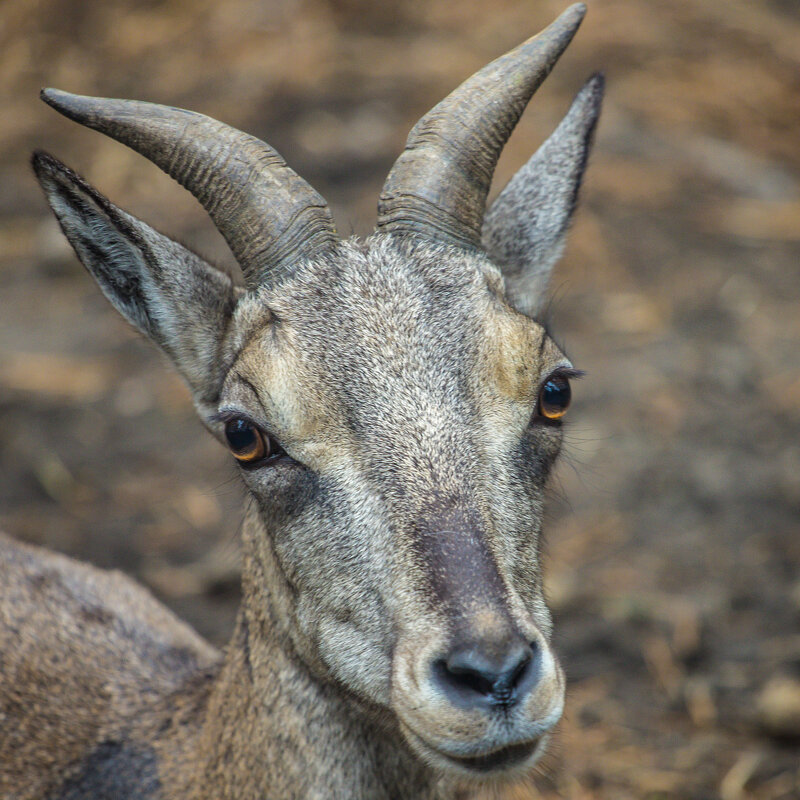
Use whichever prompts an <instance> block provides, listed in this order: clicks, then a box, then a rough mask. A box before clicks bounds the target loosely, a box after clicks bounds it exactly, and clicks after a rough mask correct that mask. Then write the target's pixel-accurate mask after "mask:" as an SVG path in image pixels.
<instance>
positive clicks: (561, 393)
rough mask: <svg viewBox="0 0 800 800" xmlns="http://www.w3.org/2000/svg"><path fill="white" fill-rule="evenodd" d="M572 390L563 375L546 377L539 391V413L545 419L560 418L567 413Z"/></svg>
mask: <svg viewBox="0 0 800 800" xmlns="http://www.w3.org/2000/svg"><path fill="white" fill-rule="evenodd" d="M571 399H572V390H571V389H570V386H569V380H568V379H567V378H565V377H564V376H563V375H554V376H553V377H551V378H548V379H547V381H546V382H545V384H544V386H542V389H541V391H540V392H539V408H538V411H539V414H540V415H541V416H543V417H544V418H545V419H560V418H561V417H563V416H564V414H566V413H567V409H568V408H569V401H570V400H571Z"/></svg>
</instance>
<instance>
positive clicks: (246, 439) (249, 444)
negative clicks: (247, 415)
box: [225, 419, 258, 453]
mask: <svg viewBox="0 0 800 800" xmlns="http://www.w3.org/2000/svg"><path fill="white" fill-rule="evenodd" d="M225 436H226V437H227V438H228V444H229V445H230V447H231V450H233V452H234V453H247V452H250V451H252V450H254V449H255V448H256V447H257V445H258V438H257V436H256V432H255V430H254V429H253V426H252V425H251V424H250V423H249V422H246V421H245V420H243V419H234V420H231V421H230V422H229V423H228V424H227V425H226V426H225Z"/></svg>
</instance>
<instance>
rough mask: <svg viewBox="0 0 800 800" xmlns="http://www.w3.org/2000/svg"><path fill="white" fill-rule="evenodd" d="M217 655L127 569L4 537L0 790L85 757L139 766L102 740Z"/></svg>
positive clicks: (0, 538)
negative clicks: (110, 567)
mask: <svg viewBox="0 0 800 800" xmlns="http://www.w3.org/2000/svg"><path fill="white" fill-rule="evenodd" d="M219 657H220V656H219V653H218V652H217V651H216V650H215V649H214V648H212V647H211V646H210V645H209V644H207V643H206V642H205V641H204V640H203V639H202V638H201V637H200V636H198V635H197V634H196V633H195V632H194V631H193V630H192V629H191V628H190V627H189V626H188V625H186V624H185V623H183V622H181V621H180V620H179V619H178V618H177V617H175V616H174V615H173V614H172V613H171V612H170V611H169V610H168V609H167V608H165V607H164V606H163V605H162V604H161V603H159V602H158V601H157V600H156V599H155V598H154V597H153V596H152V595H151V594H150V593H149V592H148V591H147V590H146V589H144V588H143V587H141V586H139V585H138V584H137V583H136V582H135V581H133V580H131V579H130V578H128V577H127V576H125V575H123V574H121V573H119V572H116V571H111V572H109V571H104V570H99V569H97V568H95V567H92V566H90V565H88V564H82V563H80V562H77V561H74V560H73V559H70V558H67V557H66V556H62V555H58V554H56V553H52V552H48V551H46V550H42V549H40V548H37V547H32V546H30V545H25V544H22V543H20V542H17V541H15V540H13V539H11V538H9V537H7V536H5V535H3V534H1V533H0V729H3V734H2V735H1V736H0V796H6V795H4V793H3V788H4V782H6V784H5V785H6V787H7V788H11V787H22V786H25V787H26V789H28V788H29V787H30V788H31V793H30V794H23V795H20V797H29V796H30V797H40V796H42V794H43V790H45V789H46V786H47V784H46V783H44V781H46V780H47V779H46V776H47V775H50V776H54V775H63V771H64V770H65V769H67V768H68V767H69V766H70V765H75V764H80V763H84V762H85V760H86V758H87V755H88V754H91V753H95V754H96V756H97V758H99V759H100V760H101V761H103V762H105V761H107V760H108V759H109V758H110V756H111V755H115V756H116V758H115V759H113V761H119V758H120V756H121V755H125V756H126V758H127V759H128V761H131V759H133V761H135V762H137V763H138V762H139V761H140V760H141V755H142V754H131V753H122V754H121V753H118V752H115V753H113V754H112V753H111V752H110V751H109V752H105V750H103V743H104V742H106V741H108V740H109V737H111V739H113V738H114V734H115V730H114V729H115V727H118V726H119V725H120V721H122V720H125V719H133V718H135V717H136V715H137V714H138V713H140V712H141V710H143V709H146V708H148V707H150V706H153V705H155V704H156V703H157V702H158V701H159V699H161V698H163V697H165V696H167V695H169V694H170V693H172V692H174V691H176V690H178V689H179V688H180V686H181V685H182V684H183V683H184V682H186V681H188V680H190V679H191V677H192V676H193V675H196V674H197V673H198V672H199V671H202V670H207V669H209V668H211V667H213V665H215V664H216V663H217V662H218V660H219ZM98 748H99V750H98ZM124 760H125V759H123V761H124ZM133 761H132V762H131V763H133ZM109 763H110V762H109ZM34 776H35V777H34ZM28 780H30V781H31V783H30V784H29V783H27V781H28ZM48 783H49V781H48ZM35 786H39V791H37V790H36V788H34V787H35ZM14 796H16V795H14ZM76 796H77V795H76Z"/></svg>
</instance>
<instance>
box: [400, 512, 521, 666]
mask: <svg viewBox="0 0 800 800" xmlns="http://www.w3.org/2000/svg"><path fill="white" fill-rule="evenodd" d="M476 516H477V515H475V514H474V513H469V512H463V511H454V510H450V511H448V512H447V513H444V514H442V513H439V514H435V515H429V516H427V515H426V518H425V519H424V521H423V523H422V524H421V525H419V526H418V528H417V534H416V542H415V545H416V548H417V549H418V552H419V554H420V556H421V561H422V563H423V564H424V565H425V570H426V572H427V578H428V582H429V585H430V589H431V592H432V595H433V600H434V602H435V603H436V604H437V606H438V607H440V608H442V609H444V610H445V612H446V614H447V623H448V628H449V630H450V636H451V642H452V644H453V645H458V644H462V643H466V642H472V643H476V645H477V644H478V643H481V642H485V643H486V649H487V651H489V650H491V649H493V648H495V646H496V645H497V643H500V642H503V641H508V640H510V639H512V638H516V636H517V635H518V634H517V632H516V626H515V625H514V622H513V620H512V617H511V612H510V609H509V603H508V596H507V594H508V593H507V588H506V586H505V585H504V583H503V580H502V578H501V577H500V572H499V570H498V567H497V563H496V561H495V558H494V556H493V555H492V553H491V551H490V550H489V547H488V545H487V542H486V539H485V532H484V530H483V529H482V527H481V526H480V524H479V523H478V522H477V521H476Z"/></svg>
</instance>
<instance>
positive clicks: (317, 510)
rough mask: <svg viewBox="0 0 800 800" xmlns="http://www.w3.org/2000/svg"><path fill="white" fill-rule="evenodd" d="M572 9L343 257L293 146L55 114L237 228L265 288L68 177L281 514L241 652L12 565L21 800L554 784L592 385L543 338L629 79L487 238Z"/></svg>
mask: <svg viewBox="0 0 800 800" xmlns="http://www.w3.org/2000/svg"><path fill="white" fill-rule="evenodd" d="M584 13H585V7H584V6H583V5H582V4H578V5H574V6H571V7H570V8H569V9H568V10H567V11H565V12H564V13H563V14H562V15H561V16H560V17H559V18H558V19H557V20H556V21H555V22H554V23H552V24H551V25H550V26H549V27H548V28H547V29H546V30H545V31H543V32H542V33H541V34H540V35H538V36H536V37H534V38H532V39H530V40H528V41H527V42H525V43H523V44H521V45H520V46H519V47H517V48H516V49H515V50H512V51H511V52H509V53H507V54H506V55H504V56H502V57H500V58H499V59H497V60H496V61H494V62H492V63H491V64H489V65H488V66H486V67H485V68H483V69H482V70H480V71H479V72H477V73H476V74H475V75H474V76H472V77H471V78H469V79H468V80H467V81H466V82H465V83H464V84H462V85H461V86H460V87H459V88H458V89H456V90H455V91H454V92H453V93H452V94H451V95H449V96H448V97H447V98H446V99H445V100H443V101H442V102H441V103H440V104H439V105H437V106H436V107H435V108H434V109H433V110H432V111H430V112H429V113H428V114H427V115H425V116H424V117H423V118H422V119H421V120H420V122H419V123H418V124H417V125H416V126H415V127H414V129H413V130H412V131H411V133H410V135H409V138H408V142H407V146H406V148H405V150H404V151H403V153H402V154H401V155H400V156H399V158H398V160H397V161H396V162H395V164H394V166H393V168H392V170H391V172H390V174H389V176H388V178H387V180H386V183H385V185H384V188H383V192H382V194H381V197H380V201H379V206H378V222H377V227H376V230H375V232H374V233H373V234H372V235H371V236H370V237H368V238H367V239H366V240H364V241H359V240H357V239H355V238H353V239H349V240H342V239H340V238H339V237H338V236H337V234H336V231H335V228H334V225H333V221H332V217H331V213H330V210H329V208H328V206H327V204H326V203H325V201H324V200H323V199H322V198H321V197H320V195H318V194H317V193H316V192H315V191H314V190H313V189H312V188H311V187H310V186H309V185H308V184H307V183H305V182H304V181H303V180H302V179H301V178H300V177H299V176H298V175H296V174H295V173H294V172H293V171H292V170H291V169H290V168H289V167H288V166H287V165H286V163H285V162H284V161H283V160H282V159H281V157H280V156H279V155H278V154H277V153H276V152H275V151H274V150H273V149H272V148H270V147H269V146H268V145H266V144H265V143H263V142H261V141H259V140H257V139H255V138H253V137H251V136H248V135H246V134H244V133H242V132H239V131H237V130H234V129H232V128H230V127H228V126H226V125H224V124H222V123H219V122H216V121H214V120H212V119H210V118H208V117H205V116H202V115H200V114H196V113H193V112H189V111H184V110H180V109H176V108H169V107H165V106H159V105H153V104H149V103H144V102H136V101H128V100H113V99H101V98H93V97H82V96H78V95H72V94H68V93H65V92H61V91H57V90H53V89H45V90H43V92H42V97H43V99H44V101H45V102H46V103H48V104H49V105H50V106H52V107H53V108H55V109H56V110H57V111H59V112H61V113H62V114H64V115H65V116H67V117H69V118H70V119H72V120H75V121H77V122H79V123H81V124H82V125H85V126H88V127H89V128H93V129H95V130H97V131H100V132H102V133H104V134H106V135H108V136H111V137H113V138H114V139H116V140H118V141H120V142H122V143H124V144H126V145H128V146H130V147H132V148H133V149H134V150H136V151H138V152H139V153H141V154H142V155H144V156H145V157H147V158H148V159H150V160H151V161H153V162H154V163H155V164H157V165H158V166H159V167H160V168H161V169H163V170H164V171H165V172H166V173H168V174H169V175H170V176H171V177H173V178H174V179H176V180H177V181H179V182H180V183H181V184H182V185H183V186H184V187H185V188H186V189H188V190H189V191H190V192H191V193H192V194H193V195H194V196H195V197H196V198H197V199H198V200H199V201H200V202H201V203H202V205H203V206H204V207H205V209H206V210H207V211H208V213H209V215H210V216H211V218H212V220H213V221H214V223H215V224H216V226H217V228H218V229H219V230H220V231H221V233H222V234H223V236H224V237H225V239H226V240H227V242H228V244H229V245H230V247H231V249H232V251H233V254H234V255H235V257H236V259H237V261H238V263H239V265H240V266H241V268H242V272H243V275H244V286H243V287H240V286H237V285H235V284H234V283H233V282H232V280H231V279H230V277H228V276H227V275H226V274H224V273H223V272H221V271H219V270H218V269H216V268H215V267H213V266H211V265H210V264H208V263H206V262H205V261H203V260H202V259H201V258H200V257H199V256H197V255H195V254H194V253H192V252H190V251H189V250H187V249H186V248H184V247H183V246H182V245H180V244H178V243H176V242H174V241H172V240H171V239H169V238H167V237H166V236H164V235H162V234H160V233H158V232H156V231H155V230H153V229H152V228H151V227H149V226H148V225H147V224H145V223H144V222H142V221H141V220H139V219H136V218H135V217H133V216H131V215H130V214H128V213H126V212H125V211H123V210H121V209H119V208H118V207H117V206H115V205H114V204H112V203H111V202H110V201H109V200H108V199H106V198H105V197H104V196H103V195H101V194H100V193H99V192H98V191H97V190H96V189H94V188H93V187H92V186H90V185H89V184H88V183H87V182H86V181H84V180H83V179H82V178H81V177H80V176H78V175H77V174H75V173H74V172H73V171H72V170H70V169H69V168H68V167H66V166H65V165H63V164H62V163H60V162H59V161H57V160H56V159H55V158H53V157H52V156H50V155H48V154H46V153H42V152H37V153H35V154H34V157H33V166H34V169H35V172H36V176H37V178H38V180H39V182H40V183H41V185H42V187H43V189H44V192H45V194H46V197H47V200H48V202H49V204H50V206H51V208H52V210H53V212H54V213H55V215H56V217H57V219H58V222H59V223H60V225H61V228H62V230H63V232H64V234H65V235H66V237H67V239H68V240H69V242H70V243H71V245H72V247H73V248H74V250H75V252H76V253H77V255H78V257H79V259H80V260H81V261H82V262H83V264H84V265H85V267H86V268H87V269H88V271H89V272H90V273H91V274H92V275H93V277H94V278H95V279H96V280H97V282H98V283H99V285H100V287H101V289H102V291H103V292H104V293H105V295H106V296H107V297H108V299H109V300H110V301H111V303H112V304H113V305H114V306H115V307H116V308H117V309H118V310H119V311H120V312H121V314H122V315H123V316H124V317H125V318H126V319H127V320H128V321H129V322H131V323H132V324H133V325H134V326H135V327H137V328H138V329H139V330H140V331H142V332H143V333H144V334H146V335H147V336H148V337H150V338H151V339H152V340H153V341H154V342H155V343H156V344H157V345H158V346H159V347H160V348H161V349H162V350H163V351H164V352H165V353H166V354H167V355H168V357H169V358H170V359H171V360H172V361H173V362H174V364H175V366H176V368H177V370H178V371H179V373H180V374H181V375H182V376H183V378H184V379H185V381H186V383H187V384H188V386H189V389H190V391H191V394H192V397H193V400H194V403H195V406H196V408H197V411H198V413H199V415H200V417H201V419H202V421H203V422H204V424H205V426H206V427H207V428H208V429H209V431H210V432H211V433H212V434H213V435H214V436H215V437H216V438H217V439H219V441H220V442H221V443H222V444H224V445H225V446H227V447H228V448H229V450H230V451H231V453H232V455H233V457H234V459H235V460H236V462H237V463H238V465H239V467H240V472H241V477H242V479H243V481H244V484H245V487H246V490H247V493H248V495H249V497H250V498H251V499H252V503H251V504H250V505H249V510H248V511H247V512H246V519H245V522H244V526H243V530H242V537H243V552H244V565H243V575H242V588H243V600H242V604H241V608H240V610H239V612H238V616H237V621H236V624H235V629H234V632H233V635H232V639H231V642H230V644H229V646H228V647H227V649H226V650H225V652H224V654H221V653H219V652H217V651H216V650H215V649H214V648H212V647H211V646H210V645H209V644H207V643H206V642H204V641H203V640H202V639H201V638H200V637H199V636H198V635H197V634H195V633H194V632H193V631H192V630H190V629H189V628H188V627H187V626H186V625H185V624H184V623H182V622H180V621H179V620H178V619H177V618H175V617H174V616H173V615H172V614H171V613H170V612H169V611H168V610H167V609H165V608H164V607H163V606H162V605H160V604H159V603H158V602H157V601H156V600H155V599H153V598H152V597H151V596H150V595H149V594H148V593H147V592H146V591H145V590H144V589H143V588H141V587H139V586H138V585H136V584H135V583H134V582H133V581H132V580H130V579H129V578H126V577H125V576H123V575H120V574H118V573H115V572H104V571H101V570H99V569H96V568H94V567H91V566H88V565H84V564H79V563H76V562H75V561H73V560H71V559H69V558H66V557H65V556H62V555H57V554H54V553H49V552H46V551H44V550H40V549H37V548H35V547H31V546H27V545H24V544H22V543H18V542H15V541H13V540H12V539H10V538H8V537H5V536H3V537H0V796H2V797H3V798H14V800H26V799H27V798H47V799H48V800H57V799H58V800H77V799H78V798H95V799H97V798H114V800H120V799H122V800H124V799H125V798H131V799H132V798H138V799H139V800H142V799H143V798H150V799H152V798H163V799H164V800H173V799H177V798H181V799H182V800H192V799H195V800H199V798H214V799H215V800H216V799H218V798H239V799H240V800H256V798H268V797H269V798H286V799H287V800H292V799H296V800H299V798H369V799H370V800H389V798H393V799H395V800H396V799H397V798H415V799H416V800H420V799H422V800H424V799H425V798H452V797H455V795H456V793H457V792H459V791H461V789H462V788H463V787H464V786H468V787H476V786H480V785H482V784H485V783H487V782H496V781H497V780H501V779H505V778H509V777H514V776H522V775H525V774H527V773H528V772H529V771H530V769H531V768H532V766H533V765H534V764H535V763H536V761H537V760H538V759H539V757H540V756H541V754H542V752H543V751H544V749H545V747H546V745H547V741H548V738H549V735H550V732H551V731H552V729H553V727H554V726H555V724H556V723H557V722H558V720H559V718H560V717H561V714H562V709H563V702H564V677H563V672H562V670H561V668H560V666H559V664H558V660H557V658H556V656H555V654H554V652H553V650H552V647H551V645H550V639H551V628H552V623H551V619H550V615H549V612H548V610H547V608H546V606H545V602H544V598H543V594H542V579H541V571H540V565H539V560H540V559H539V541H540V530H541V524H542V506H543V498H544V492H545V485H546V482H547V478H548V475H549V473H550V472H551V468H552V466H553V463H554V461H555V459H556V456H557V455H558V452H559V449H560V447H561V441H562V417H563V415H564V413H565V411H566V409H567V406H568V405H569V400H570V383H569V382H570V378H571V377H574V376H575V374H576V373H575V370H574V369H573V366H572V364H571V363H570V361H569V360H568V359H567V358H566V356H565V355H564V354H563V353H562V352H561V350H560V349H559V348H558V347H557V346H556V344H555V343H554V342H553V340H552V339H551V337H550V336H549V335H548V333H547V331H546V330H545V328H544V326H543V325H541V324H540V323H539V322H537V321H535V319H536V316H537V314H538V313H539V312H540V311H541V307H542V304H543V301H544V296H545V291H546V285H547V282H548V276H549V274H550V271H551V269H552V267H553V264H554V263H555V261H556V259H557V258H558V257H559V255H560V252H561V249H562V246H563V241H564V237H565V232H566V229H567V227H568V224H569V221H570V218H571V215H572V212H573V210H574V206H575V202H576V196H577V193H578V189H579V186H580V183H581V180H582V176H583V172H584V168H585V165H586V161H587V155H588V151H589V148H590V145H591V141H592V137H593V132H594V129H595V125H596V122H597V118H598V115H599V111H600V103H601V98H602V92H603V78H602V76H601V75H595V76H593V77H592V78H590V79H589V81H588V82H587V83H586V84H585V86H584V87H583V88H582V89H581V90H580V92H579V93H578V95H577V97H576V99H575V100H574V102H573V104H572V106H571V107H570V109H569V111H568V113H567V114H566V116H565V118H564V119H563V121H562V122H561V123H560V124H559V125H558V127H557V128H556V130H555V132H554V133H553V134H552V135H551V136H550V138H549V139H548V140H547V141H546V142H545V143H544V144H543V145H542V146H541V148H540V149H539V150H538V151H537V152H536V153H535V155H534V156H533V157H532V158H531V160H530V161H529V162H528V163H527V164H526V165H525V166H524V167H522V169H521V170H520V171H519V172H518V173H517V174H516V175H515V176H514V177H513V178H512V180H511V181H510V183H509V184H508V185H507V186H506V188H505V189H504V190H503V191H502V193H501V194H500V195H499V196H498V198H497V200H496V201H495V202H494V203H493V205H492V206H491V208H490V209H489V210H488V212H486V213H485V206H486V197H487V193H488V190H489V184H490V182H491V179H492V174H493V171H494V167H495V165H496V162H497V159H498V157H499V155H500V151H501V149H502V147H503V145H504V144H505V142H506V140H507V139H508V137H509V135H510V133H511V131H512V129H513V127H514V126H515V124H516V122H517V120H518V119H519V117H520V115H521V114H522V111H523V110H524V108H525V106H526V104H527V102H528V100H529V99H530V97H531V96H532V95H533V93H534V92H535V90H536V89H537V88H538V87H539V85H540V84H541V83H542V81H543V80H544V78H545V77H546V75H547V74H548V73H549V72H550V70H551V69H552V67H553V66H554V64H555V62H556V60H557V59H558V57H559V56H560V55H561V53H562V52H563V51H564V49H565V48H566V47H567V45H568V44H569V42H570V40H571V39H572V37H573V35H574V33H575V31H576V30H577V27H578V25H579V24H580V22H581V20H582V18H583V15H584Z"/></svg>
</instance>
